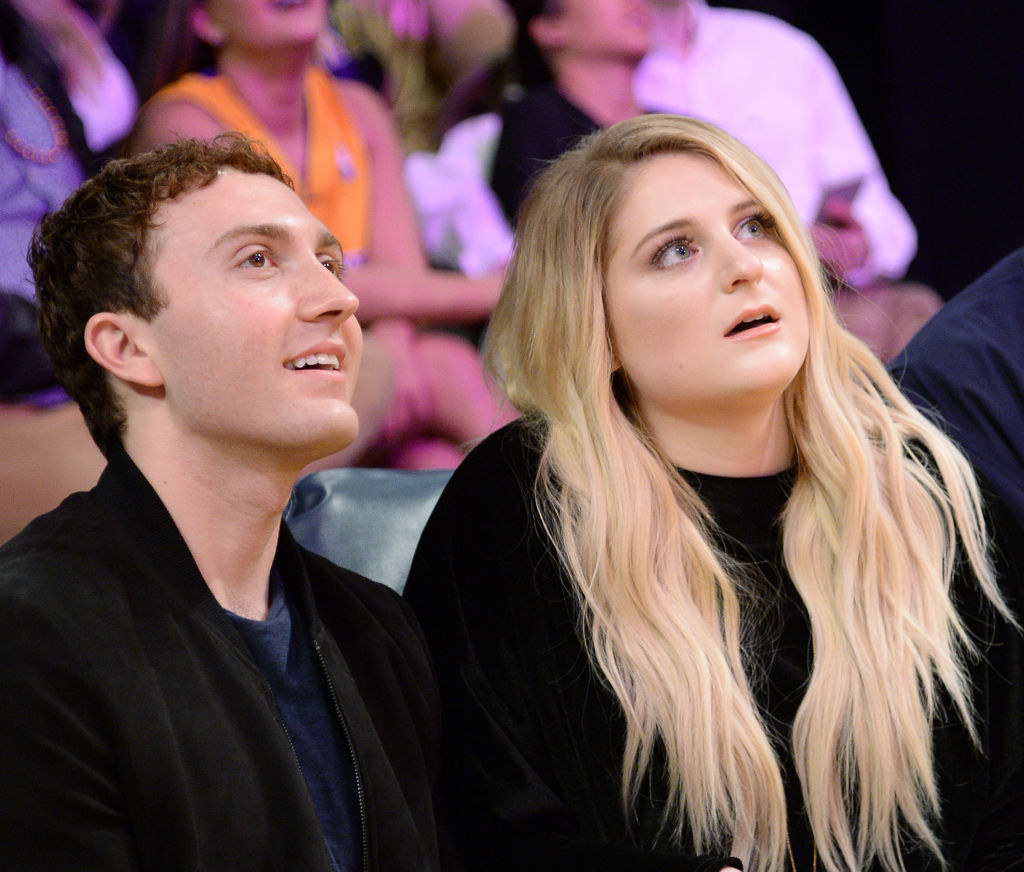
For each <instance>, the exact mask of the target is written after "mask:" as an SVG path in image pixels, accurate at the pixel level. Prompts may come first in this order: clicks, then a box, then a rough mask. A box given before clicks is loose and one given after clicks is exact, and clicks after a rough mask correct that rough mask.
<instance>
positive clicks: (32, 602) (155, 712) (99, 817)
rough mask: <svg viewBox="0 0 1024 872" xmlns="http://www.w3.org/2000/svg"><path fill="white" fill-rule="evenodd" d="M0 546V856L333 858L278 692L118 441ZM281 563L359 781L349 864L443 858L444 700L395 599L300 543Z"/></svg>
mask: <svg viewBox="0 0 1024 872" xmlns="http://www.w3.org/2000/svg"><path fill="white" fill-rule="evenodd" d="M109 459H110V462H109V464H108V466H107V468H106V470H105V471H104V472H103V475H102V476H101V477H100V480H99V483H98V484H97V485H96V487H95V488H93V489H92V490H91V491H89V492H87V493H80V494H74V495H72V496H71V497H69V498H68V499H67V500H65V501H64V503H62V504H61V506H60V507H59V508H57V509H56V510H54V511H53V512H50V513H48V514H46V515H43V516H42V517H40V518H37V519H36V520H35V521H33V522H32V523H31V524H29V526H28V527H26V528H25V530H24V531H22V532H21V533H20V534H19V535H18V536H16V537H15V538H14V539H12V540H11V541H10V542H8V543H7V544H6V545H4V546H3V547H2V548H0V688H2V693H3V697H2V699H3V705H2V706H0V809H2V811H3V814H2V815H0V869H4V870H7V869H12V870H13V869H17V870H19V872H32V870H40V872H42V870H53V869H74V870H76V872H100V870H102V872H138V870H140V869H146V870H150V872H199V870H214V869H216V870H218V872H233V870H234V872H253V870H278V869H282V870H283V869H302V870H304V872H306V870H308V872H331V864H330V860H329V858H328V852H327V847H326V844H325V842H324V838H323V835H322V831H321V827H320V822H319V820H318V817H317V813H316V809H315V808H314V806H313V803H312V801H311V799H310V794H309V790H308V789H307V787H306V783H305V780H304V779H303V776H302V772H301V770H300V768H299V764H298V762H297V760H296V754H295V751H294V750H293V749H292V747H290V744H289V741H288V737H287V735H286V733H285V731H284V730H283V729H282V725H281V719H280V717H279V714H278V711H277V707H276V705H275V702H274V698H273V694H272V692H271V689H270V686H269V684H268V683H267V681H266V680H265V678H264V677H263V675H262V673H261V672H260V670H259V669H258V668H257V666H256V663H255V662H254V660H253V657H252V655H251V653H250V651H249V649H248V648H247V646H246V644H245V642H244V640H243V639H242V636H241V635H240V634H239V632H238V630H237V629H236V627H235V626H234V624H233V623H232V622H231V620H230V619H229V618H228V617H227V615H226V614H225V612H224V609H223V608H222V607H221V606H220V604H219V603H218V602H217V601H216V599H214V597H213V595H212V593H211V592H210V589H209V587H208V586H207V585H206V582H205V581H204V580H203V577H202V574H201V573H200V572H199V568H198V566H196V563H195V560H194V559H193V557H192V555H191V553H190V551H189V549H188V546H187V545H186V543H185V541H184V539H183V538H182V536H181V534H180V532H179V531H178V529H177V527H176V526H175V525H174V521H173V520H172V518H171V516H170V513H169V512H168V511H167V509H166V507H165V506H164V505H163V503H162V502H161V501H160V498H159V496H158V495H157V494H156V492H155V491H154V490H153V488H152V486H151V485H150V484H149V482H148V481H147V480H146V478H145V477H144V476H143V475H142V473H141V472H140V471H139V469H138V468H137V467H136V466H135V465H134V464H133V463H132V461H131V459H130V458H129V457H128V455H127V454H126V453H125V452H124V450H123V449H121V448H120V446H118V447H117V448H115V449H114V450H113V451H112V452H111V456H110V458H109ZM274 565H275V566H276V567H277V568H278V569H279V571H280V573H281V578H282V580H283V582H284V585H285V588H286V590H287V596H288V601H289V602H290V603H291V604H292V606H293V607H294V609H295V611H296V613H297V614H298V615H299V616H300V619H301V621H302V624H303V626H304V627H305V628H306V629H307V630H308V632H309V639H310V643H311V644H312V646H313V650H314V652H315V654H316V659H317V661H318V663H319V666H320V672H321V674H322V675H323V677H324V679H325V681H326V683H327V686H328V687H329V692H330V695H331V699H332V702H333V703H334V704H335V706H336V708H337V710H338V711H339V712H340V720H342V721H343V722H344V732H345V733H346V753H347V754H348V757H349V759H350V760H351V761H352V763H353V768H354V771H355V773H356V779H357V785H358V790H359V797H358V805H359V826H360V842H361V845H360V851H359V856H360V860H359V863H358V866H359V868H361V869H363V870H366V872H372V870H381V872H423V870H440V869H443V868H448V867H447V865H446V862H445V861H446V860H448V859H450V858H449V855H448V854H447V852H445V851H444V844H443V843H439V841H438V835H439V834H438V830H437V828H436V826H435V816H434V811H435V808H436V805H435V797H434V793H433V784H434V781H435V776H436V773H437V771H438V765H439V761H438V757H439V749H440V723H439V720H440V717H439V714H440V713H439V706H438V703H437V698H436V691H435V686H434V676H433V669H432V666H431V663H430V657H429V655H428V652H427V650H426V646H425V644H424V642H423V639H422V634H421V633H420V631H419V628H418V626H417V624H416V621H415V620H414V618H413V616H412V613H411V610H410V609H409V607H408V606H407V605H406V604H405V603H404V602H403V601H402V600H401V599H400V598H399V597H398V596H397V595H396V594H395V593H394V591H392V590H389V589H388V588H385V587H384V586H383V585H380V584H376V583H374V582H371V581H368V580H367V579H365V578H362V577H360V576H357V575H356V574H355V573H351V572H348V571H347V570H344V569H341V568H339V567H337V566H335V565H334V564H332V563H330V562H329V561H327V560H324V559H323V558H321V557H318V556H317V555H315V554H312V553H310V552H308V551H306V550H305V549H303V548H300V547H299V546H298V545H296V543H295V540H294V539H293V538H292V537H291V535H290V533H289V531H288V529H287V527H285V526H284V525H283V524H282V527H281V530H280V536H279V540H278V548H277V553H276V554H275V556H274Z"/></svg>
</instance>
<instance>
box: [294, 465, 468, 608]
mask: <svg viewBox="0 0 1024 872" xmlns="http://www.w3.org/2000/svg"><path fill="white" fill-rule="evenodd" d="M450 476H451V470H449V469H437V470H426V471H410V470H400V469H357V468H346V469H325V470H322V471H320V472H314V473H312V474H310V475H307V476H305V477H304V478H303V479H301V480H300V481H299V482H298V484H296V485H295V490H294V491H293V492H292V497H291V500H290V501H289V503H288V508H287V509H286V510H285V513H284V518H285V521H286V522H287V523H288V526H289V527H290V528H291V531H292V534H293V535H294V536H295V538H296V539H297V540H298V542H299V543H300V544H301V545H304V546H305V547H306V548H308V549H309V550H310V551H315V552H316V553H317V554H322V555H323V556H324V557H326V558H328V559H329V560H332V561H334V562H335V563H337V564H338V565H339V566H344V567H345V568H346V569H351V570H354V571H355V572H358V573H360V574H362V575H365V576H366V577H367V578H372V579H374V580H375V581H380V582H383V583H384V584H386V585H388V586H389V587H392V588H394V589H395V590H396V591H398V592H399V593H401V592H402V589H403V588H404V587H405V579H406V577H407V576H408V574H409V566H410V565H411V564H412V557H413V553H414V552H415V551H416V543H417V542H418V541H419V538H420V533H421V532H422V531H423V527H424V525H425V524H426V523H427V518H428V517H430V513H431V511H433V508H434V504H435V503H436V502H437V498H438V497H439V496H440V495H441V491H442V490H443V489H444V486H445V484H447V482H448V479H449V477H450Z"/></svg>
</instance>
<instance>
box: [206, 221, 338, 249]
mask: <svg viewBox="0 0 1024 872" xmlns="http://www.w3.org/2000/svg"><path fill="white" fill-rule="evenodd" d="M291 235H292V234H291V232H290V231H289V230H288V228H286V227H285V226H284V225H282V224H239V225H238V226H237V227H232V228H230V229H229V230H225V231H224V232H223V233H222V234H221V235H220V236H218V237H217V238H216V239H215V240H214V241H213V244H212V245H211V246H210V251H215V250H216V249H217V248H219V247H220V246H222V245H224V244H225V243H226V242H232V241H234V240H237V239H245V238H247V237H253V236H259V237H262V238H263V239H271V240H274V241H275V242H280V241H283V240H287V239H288V238H290V237H291ZM317 248H318V249H323V248H337V249H338V250H339V251H344V249H343V248H342V246H341V243H340V242H339V241H338V238H337V237H336V236H335V235H334V234H333V233H331V231H330V230H328V229H327V228H324V229H323V230H321V231H320V235H319V236H318V237H317Z"/></svg>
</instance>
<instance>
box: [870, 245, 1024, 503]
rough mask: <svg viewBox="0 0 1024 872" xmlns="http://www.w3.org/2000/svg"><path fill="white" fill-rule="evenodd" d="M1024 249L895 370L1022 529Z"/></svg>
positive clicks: (924, 335)
mask: <svg viewBox="0 0 1024 872" xmlns="http://www.w3.org/2000/svg"><path fill="white" fill-rule="evenodd" d="M1022 323H1024V248H1018V249H1017V250H1016V251H1014V252H1012V253H1010V254H1008V255H1007V256H1006V257H1004V258H1003V259H1002V260H1001V261H1000V262H999V263H997V264H996V265H995V266H993V267H992V268H991V269H990V270H988V272H986V273H985V274H984V275H982V276H981V277H980V278H978V279H977V280H975V281H974V282H972V283H971V284H970V285H968V286H967V287H966V288H964V290H962V291H960V293H959V294H957V295H956V296H955V297H953V299H951V300H950V301H949V302H948V303H947V304H946V305H945V306H943V307H942V311H940V312H939V313H938V314H937V315H936V316H935V317H934V318H933V319H932V320H931V321H929V322H928V323H927V324H926V325H925V326H924V327H923V328H921V332H920V333H918V334H917V335H916V336H915V337H914V338H913V339H912V340H911V341H910V343H909V344H908V345H907V347H906V349H904V351H903V353H902V354H900V356H899V357H897V358H896V359H895V360H894V361H893V362H892V364H890V366H889V370H890V372H891V373H892V376H893V378H894V379H896V381H897V382H898V383H899V386H900V387H901V388H902V389H903V392H904V393H906V395H907V396H908V397H909V398H910V399H911V400H912V401H913V402H915V403H916V404H917V405H918V406H920V407H921V408H922V409H924V410H925V411H926V412H929V413H930V414H933V415H935V416H936V419H937V421H938V423H939V424H940V425H941V426H942V427H943V428H944V429H945V430H946V432H947V433H948V434H949V435H950V437H952V438H953V439H955V440H956V441H957V442H959V443H960V447H961V448H962V449H963V450H964V453H965V454H966V455H967V456H968V457H969V458H970V459H971V463H973V464H974V466H975V468H976V469H977V470H978V472H980V473H981V474H982V475H983V476H984V477H985V479H986V480H987V482H988V484H989V486H990V487H991V488H992V489H993V490H994V491H995V492H996V493H997V494H998V495H999V497H1000V498H1002V499H1003V500H1004V501H1005V502H1006V503H1007V505H1009V506H1010V508H1011V509H1012V510H1013V512H1014V514H1016V516H1017V517H1018V519H1020V521H1021V522H1022V523H1024V438H1022V437H1024V338H1022V337H1024V334H1022V332H1021V326H1020V325H1021V324H1022Z"/></svg>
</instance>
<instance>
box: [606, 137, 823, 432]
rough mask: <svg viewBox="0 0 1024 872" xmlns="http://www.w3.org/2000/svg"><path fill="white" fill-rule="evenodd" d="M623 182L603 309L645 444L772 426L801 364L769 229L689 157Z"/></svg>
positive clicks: (779, 251) (738, 193) (741, 196)
mask: <svg viewBox="0 0 1024 872" xmlns="http://www.w3.org/2000/svg"><path fill="white" fill-rule="evenodd" d="M625 184H626V185H627V191H626V193H625V196H624V198H623V201H622V203H621V205H620V207H619V209H618V212H617V214H616V215H615V217H614V219H613V221H612V225H611V228H610V237H609V246H610V249H609V260H608V270H607V274H606V276H605V281H606V308H607V313H608V319H609V324H610V331H611V336H612V346H613V349H614V352H615V355H616V360H617V363H618V364H619V365H620V366H621V367H622V368H623V369H624V370H625V374H626V375H627V377H628V379H629V382H630V384H631V387H632V391H633V396H634V398H635V400H636V402H637V403H638V405H639V410H640V412H641V414H642V415H643V417H644V420H645V421H646V422H647V424H648V426H649V427H651V429H652V432H653V433H654V436H655V438H656V439H659V441H660V442H661V443H662V444H663V446H664V444H665V442H666V441H671V440H670V439H668V438H667V437H668V436H669V434H671V433H672V432H673V428H676V429H677V430H678V425H679V424H680V423H685V424H687V425H691V426H692V425H697V426H705V425H709V426H712V427H721V426H722V425H723V423H724V424H725V426H727V427H728V426H729V422H730V421H736V422H737V423H739V422H745V421H746V422H749V421H750V420H756V416H764V415H766V414H775V415H776V419H778V417H779V416H778V415H777V413H778V411H779V410H780V408H781V398H782V394H783V391H784V390H785V389H786V387H787V385H789V383H790V382H791V381H792V380H793V377H794V376H795V375H796V374H797V372H798V371H799V369H800V367H801V365H802V364H803V361H804V358H805V356H806V354H807V345H808V315H807V303H806V299H805V296H804V290H803V286H802V284H801V281H800V276H799V274H798V272H797V268H796V265H795V264H794V262H793V258H792V257H791V256H790V254H789V252H788V251H787V250H786V248H784V247H783V245H782V243H781V242H780V241H779V238H778V236H777V235H776V233H775V230H774V228H773V222H772V219H771V218H770V216H768V215H767V214H766V213H765V211H764V209H763V207H762V206H761V205H760V204H759V203H757V202H755V201H754V199H753V197H752V196H751V195H750V193H749V192H748V191H747V190H745V189H744V188H742V187H740V185H739V184H737V183H736V182H735V181H733V180H732V178H730V177H729V176H728V175H726V173H725V172H724V171H723V170H722V169H721V168H720V167H719V166H718V165H717V164H715V163H713V162H712V161H710V160H708V159H706V158H703V157H699V156H696V155H691V154H665V155H659V156H656V157H653V158H650V159H648V160H646V161H644V162H643V163H641V164H638V165H637V167H636V168H635V169H634V170H632V171H631V172H630V175H629V177H627V180H626V181H625ZM751 415H753V416H755V417H754V419H751V418H750V417H749V416H751ZM662 436H665V437H666V439H664V440H663V439H661V438H660V437H662Z"/></svg>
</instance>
